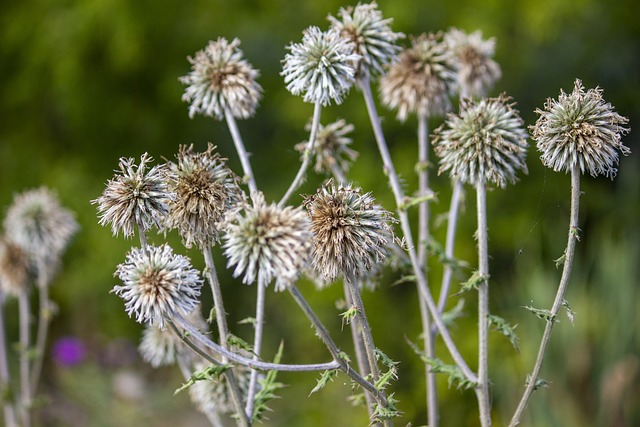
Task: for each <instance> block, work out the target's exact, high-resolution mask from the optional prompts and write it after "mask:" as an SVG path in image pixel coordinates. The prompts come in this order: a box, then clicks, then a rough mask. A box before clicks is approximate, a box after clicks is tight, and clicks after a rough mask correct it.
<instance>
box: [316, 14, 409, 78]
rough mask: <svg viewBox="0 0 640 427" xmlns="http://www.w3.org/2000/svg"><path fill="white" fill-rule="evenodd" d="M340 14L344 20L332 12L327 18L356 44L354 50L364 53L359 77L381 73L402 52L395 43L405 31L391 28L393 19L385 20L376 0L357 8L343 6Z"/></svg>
mask: <svg viewBox="0 0 640 427" xmlns="http://www.w3.org/2000/svg"><path fill="white" fill-rule="evenodd" d="M338 15H339V17H340V19H338V18H335V17H333V16H331V15H329V16H328V17H327V19H329V22H331V27H332V28H334V29H335V30H337V31H338V32H340V35H341V36H342V37H344V38H345V39H347V40H350V41H351V42H352V43H353V46H354V53H357V54H358V55H360V57H361V58H360V60H359V61H358V63H357V64H358V65H357V67H356V77H357V78H363V77H364V78H366V77H369V76H370V75H374V74H381V73H382V71H383V67H384V66H385V65H386V64H388V63H390V62H391V61H392V60H393V58H395V56H396V55H397V54H398V52H399V51H400V47H399V46H398V45H396V44H395V42H396V40H398V39H401V38H403V37H404V34H402V33H394V32H393V31H391V23H392V22H393V19H391V18H389V19H383V17H382V12H380V10H378V5H377V4H376V2H375V1H374V2H372V3H369V4H361V3H358V5H357V6H356V7H355V8H352V7H348V8H346V9H345V8H341V9H340V12H339V13H338Z"/></svg>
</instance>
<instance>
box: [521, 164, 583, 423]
mask: <svg viewBox="0 0 640 427" xmlns="http://www.w3.org/2000/svg"><path fill="white" fill-rule="evenodd" d="M579 211H580V169H579V167H578V166H577V165H574V166H573V168H572V169H571V212H570V219H569V236H568V238H567V248H566V249H565V252H564V257H565V259H564V266H563V268H562V276H561V278H560V284H559V285H558V291H557V292H556V297H555V299H554V301H553V306H552V307H551V319H550V320H547V324H546V325H545V328H544V333H543V335H542V340H541V341H540V348H539V349H538V356H537V357H536V362H535V364H534V366H533V371H532V372H531V374H530V375H529V378H528V382H527V385H526V388H525V390H524V394H523V395H522V398H521V399H520V402H519V403H518V407H517V408H516V411H515V413H514V414H513V417H512V418H511V421H510V422H509V427H515V426H517V425H518V424H519V423H520V418H521V417H522V414H523V413H524V410H525V409H526V408H527V404H528V403H529V399H531V395H532V394H533V392H534V391H535V389H536V383H537V382H538V378H539V377H540V370H541V369H542V362H543V361H544V356H545V353H546V351H547V345H548V344H549V340H550V339H551V332H552V330H553V325H554V324H555V319H556V317H557V316H558V313H559V312H560V309H561V308H562V304H563V303H564V294H565V292H566V291H567V286H568V284H569V278H570V277H571V268H572V266H573V257H574V255H575V250H576V241H577V240H578V238H579V236H578V230H579V228H578V217H579Z"/></svg>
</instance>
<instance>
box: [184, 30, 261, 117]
mask: <svg viewBox="0 0 640 427" xmlns="http://www.w3.org/2000/svg"><path fill="white" fill-rule="evenodd" d="M238 46H240V40H238V39H233V41H232V42H231V43H229V42H228V41H227V39H225V38H223V37H220V38H218V40H216V41H210V42H209V44H208V45H207V47H205V48H204V49H202V50H199V51H198V52H196V56H195V58H192V57H189V58H188V59H189V62H190V63H191V72H190V73H189V74H187V75H186V76H183V77H180V82H181V83H183V84H185V85H186V86H187V88H186V89H185V91H184V94H183V95H182V100H183V101H185V102H189V103H190V105H189V117H192V118H193V116H195V115H196V114H203V115H205V116H209V117H213V118H215V119H217V120H222V119H223V118H224V116H225V112H226V111H229V113H230V114H231V115H232V116H233V117H236V118H242V119H248V118H249V117H251V116H253V115H254V113H255V111H256V108H257V107H258V102H260V98H261V97H262V87H261V86H260V85H259V84H258V83H257V82H256V79H257V78H258V76H259V75H260V73H259V72H258V71H257V70H255V69H254V68H253V67H252V66H251V64H249V63H248V62H247V61H246V60H245V59H244V58H243V53H242V50H240V49H239V48H238Z"/></svg>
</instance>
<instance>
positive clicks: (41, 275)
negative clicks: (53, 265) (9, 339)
mask: <svg viewBox="0 0 640 427" xmlns="http://www.w3.org/2000/svg"><path fill="white" fill-rule="evenodd" d="M46 269H47V267H46V265H45V261H44V260H42V259H39V260H38V266H37V283H38V306H39V313H38V314H39V315H38V329H37V333H36V345H35V358H34V360H33V365H32V367H31V378H30V381H31V392H32V393H33V395H34V396H35V394H36V391H37V388H38V381H39V380H40V371H41V370H42V362H43V360H44V352H45V345H46V343H47V332H48V330H49V323H50V322H51V317H52V316H53V309H52V303H51V301H49V283H48V278H47V271H46Z"/></svg>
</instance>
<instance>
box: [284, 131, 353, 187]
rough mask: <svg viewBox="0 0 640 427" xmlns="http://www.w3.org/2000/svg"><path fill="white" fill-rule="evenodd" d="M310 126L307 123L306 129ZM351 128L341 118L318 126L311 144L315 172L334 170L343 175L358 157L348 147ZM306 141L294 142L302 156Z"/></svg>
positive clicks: (330, 171) (331, 171) (329, 172)
mask: <svg viewBox="0 0 640 427" xmlns="http://www.w3.org/2000/svg"><path fill="white" fill-rule="evenodd" d="M310 128H311V125H310V124H307V126H306V129H307V130H311V129H310ZM353 129H354V126H353V125H352V124H350V123H349V124H348V123H347V122H346V121H345V120H343V119H340V120H338V121H335V122H333V123H329V124H328V125H327V126H322V125H320V126H319V127H318V134H317V136H316V142H315V144H314V146H313V155H315V159H316V162H315V166H314V170H315V171H316V172H317V173H323V172H324V173H328V174H331V173H333V172H336V173H338V174H340V175H345V174H346V173H347V172H348V171H349V166H350V163H351V162H353V161H354V160H355V159H356V158H357V157H358V153H357V152H356V151H354V150H352V149H351V148H349V145H351V142H352V141H351V138H349V137H348V136H347V135H348V134H350V133H351V132H353ZM308 143H309V142H308V141H303V142H301V143H299V144H296V145H295V149H296V150H297V151H298V152H300V153H302V154H303V156H304V155H305V154H304V152H305V150H306V149H307V144H308Z"/></svg>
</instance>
